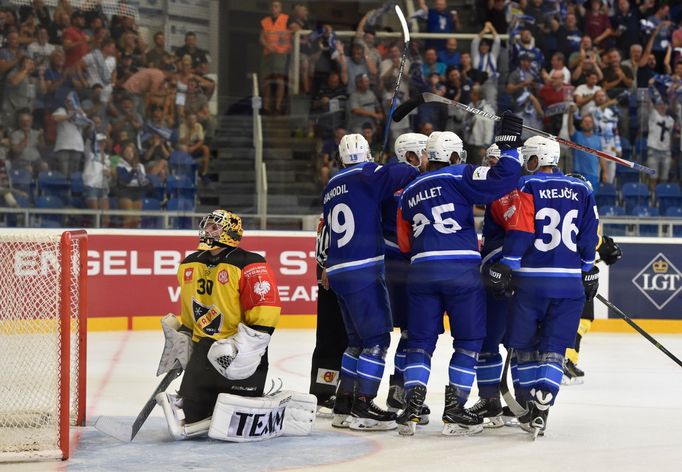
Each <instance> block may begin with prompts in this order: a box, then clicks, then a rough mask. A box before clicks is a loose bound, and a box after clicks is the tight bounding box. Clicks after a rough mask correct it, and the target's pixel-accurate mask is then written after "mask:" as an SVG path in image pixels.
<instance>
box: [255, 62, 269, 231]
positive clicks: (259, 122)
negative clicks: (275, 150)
mask: <svg viewBox="0 0 682 472" xmlns="http://www.w3.org/2000/svg"><path fill="white" fill-rule="evenodd" d="M251 88H252V90H251V95H252V98H251V108H252V109H253V113H252V116H253V149H254V155H255V159H254V171H255V174H256V208H257V211H258V214H259V215H261V217H260V222H259V227H260V229H265V228H266V227H267V214H268V172H267V165H266V164H265V162H263V119H262V118H261V114H260V109H261V108H262V107H263V101H262V99H261V97H260V91H259V89H258V74H256V73H253V74H251Z"/></svg>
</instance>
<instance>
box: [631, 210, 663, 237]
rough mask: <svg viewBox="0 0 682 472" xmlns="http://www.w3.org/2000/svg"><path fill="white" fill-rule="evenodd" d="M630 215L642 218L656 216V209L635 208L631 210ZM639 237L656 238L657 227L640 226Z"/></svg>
mask: <svg viewBox="0 0 682 472" xmlns="http://www.w3.org/2000/svg"><path fill="white" fill-rule="evenodd" d="M632 214H633V215H634V216H638V217H642V218H646V217H653V216H658V208H656V207H650V206H636V207H635V208H633V210H632ZM639 235H640V236H658V225H647V224H640V225H639Z"/></svg>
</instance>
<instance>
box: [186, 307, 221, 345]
mask: <svg viewBox="0 0 682 472" xmlns="http://www.w3.org/2000/svg"><path fill="white" fill-rule="evenodd" d="M192 314H193V315H194V324H195V325H196V326H197V327H199V329H201V330H202V331H203V332H204V333H206V334H207V335H209V336H213V335H215V334H217V333H218V331H220V326H221V325H222V323H223V314H222V313H220V311H218V309H217V308H216V307H215V305H212V306H206V305H202V304H201V303H199V302H198V301H196V300H195V299H192Z"/></svg>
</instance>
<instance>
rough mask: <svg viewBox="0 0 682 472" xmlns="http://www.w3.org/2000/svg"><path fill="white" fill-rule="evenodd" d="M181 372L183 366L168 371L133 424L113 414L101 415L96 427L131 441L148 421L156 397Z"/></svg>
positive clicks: (113, 435) (121, 439) (125, 440)
mask: <svg viewBox="0 0 682 472" xmlns="http://www.w3.org/2000/svg"><path fill="white" fill-rule="evenodd" d="M176 365H178V364H176ZM180 374H182V368H181V367H175V368H173V369H171V370H169V371H168V373H167V374H166V376H165V377H164V378H163V379H161V382H160V383H159V385H158V386H157V387H156V389H155V390H154V393H152V396H151V397H150V398H149V400H148V401H147V403H145V405H144V406H143V407H142V411H140V413H139V414H138V415H137V418H135V421H133V423H132V424H128V423H122V422H121V421H120V420H118V419H116V418H114V417H111V416H100V417H99V418H98V419H97V422H96V423H95V428H97V430H98V431H101V432H103V433H104V434H108V435H109V436H112V437H114V438H116V439H118V440H119V441H123V442H131V441H132V440H133V439H134V438H135V436H137V433H138V432H139V431H140V428H142V425H143V424H144V422H145V421H147V418H148V417H149V415H150V414H151V412H152V410H153V409H154V407H155V406H156V398H154V397H156V395H157V394H159V393H161V392H165V391H166V389H167V388H168V386H169V385H170V384H171V382H173V380H175V379H176V378H178V377H179V376H180Z"/></svg>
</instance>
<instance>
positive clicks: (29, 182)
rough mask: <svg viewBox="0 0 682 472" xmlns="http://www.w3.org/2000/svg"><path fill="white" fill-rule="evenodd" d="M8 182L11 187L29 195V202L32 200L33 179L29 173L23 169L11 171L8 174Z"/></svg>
mask: <svg viewBox="0 0 682 472" xmlns="http://www.w3.org/2000/svg"><path fill="white" fill-rule="evenodd" d="M9 180H10V182H12V187H13V188H15V189H17V190H21V191H22V192H26V193H27V194H28V195H29V202H30V201H31V200H33V190H34V184H33V177H31V173H30V172H29V171H27V170H24V169H12V170H10V172H9Z"/></svg>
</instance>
